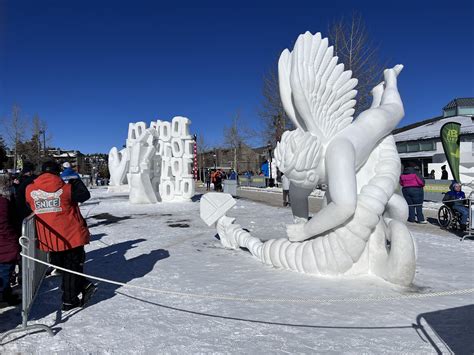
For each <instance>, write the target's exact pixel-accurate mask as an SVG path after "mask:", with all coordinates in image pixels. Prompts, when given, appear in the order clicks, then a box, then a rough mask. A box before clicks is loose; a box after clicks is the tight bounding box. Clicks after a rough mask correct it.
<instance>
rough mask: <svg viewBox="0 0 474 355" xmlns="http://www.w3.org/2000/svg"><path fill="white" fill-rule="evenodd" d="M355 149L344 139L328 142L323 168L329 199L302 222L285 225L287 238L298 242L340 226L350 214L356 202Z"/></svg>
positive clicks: (352, 212)
mask: <svg viewBox="0 0 474 355" xmlns="http://www.w3.org/2000/svg"><path fill="white" fill-rule="evenodd" d="M355 158H356V157H355V150H354V147H353V145H352V143H351V142H350V141H349V140H346V139H336V140H334V141H333V142H331V144H330V145H329V146H328V149H327V153H326V172H327V177H328V190H329V192H330V194H331V202H330V203H329V204H328V205H327V206H325V207H323V209H321V210H320V211H319V212H318V213H317V214H316V215H315V216H314V217H313V218H312V219H311V220H309V221H308V222H306V223H304V224H294V225H289V226H288V227H287V234H288V239H289V240H290V241H292V242H300V241H303V240H306V239H308V238H311V237H314V236H317V235H319V234H322V233H324V232H326V231H328V230H330V229H333V228H335V227H338V226H340V225H341V224H343V223H344V222H345V221H347V220H348V219H349V218H350V217H351V216H352V215H353V214H354V211H355V208H356V204H357V183H356V175H355Z"/></svg>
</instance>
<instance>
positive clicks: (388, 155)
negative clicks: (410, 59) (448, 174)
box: [201, 32, 416, 285]
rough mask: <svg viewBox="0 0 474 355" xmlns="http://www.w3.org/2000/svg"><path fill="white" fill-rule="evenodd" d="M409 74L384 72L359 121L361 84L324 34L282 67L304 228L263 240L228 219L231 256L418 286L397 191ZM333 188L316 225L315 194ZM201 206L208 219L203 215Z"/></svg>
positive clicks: (225, 239)
mask: <svg viewBox="0 0 474 355" xmlns="http://www.w3.org/2000/svg"><path fill="white" fill-rule="evenodd" d="M402 69H403V66H402V65H396V66H395V67H393V68H391V69H386V70H385V71H384V82H382V83H380V84H379V85H377V86H376V87H374V88H373V90H372V95H373V101H372V105H371V107H370V108H369V109H368V110H366V111H364V112H362V113H361V114H360V115H359V116H358V117H357V118H356V119H355V120H353V117H352V116H353V114H354V108H353V107H354V105H355V103H356V101H355V99H354V98H355V97H356V94H357V91H356V90H354V88H355V87H356V85H357V80H356V79H354V78H351V76H352V73H351V71H344V65H343V64H338V58H337V57H336V56H334V55H333V48H332V47H330V46H328V40H327V38H324V39H323V38H321V34H320V33H317V34H316V35H312V34H311V33H309V32H306V33H305V34H303V35H300V36H299V37H298V40H297V41H296V43H295V47H294V49H293V51H292V52H290V51H289V50H288V49H286V50H285V51H283V53H282V54H281V56H280V60H279V63H278V71H279V85H280V96H281V100H282V103H283V107H284V109H285V111H286V113H287V115H288V117H289V118H290V119H291V120H292V121H293V123H294V124H295V126H296V129H295V130H293V131H287V132H285V133H284V134H283V136H282V139H281V142H280V143H279V144H278V145H277V148H276V149H275V161H276V163H277V166H278V167H279V169H280V170H281V171H282V172H283V173H284V174H285V175H286V176H287V177H288V178H289V180H290V197H291V202H292V210H293V215H294V217H295V224H292V225H288V226H287V238H280V239H271V240H268V241H266V242H262V241H261V240H260V239H258V238H256V237H254V236H252V235H250V233H249V232H247V231H246V230H244V229H242V227H241V226H240V225H238V224H235V223H234V222H235V220H234V218H230V217H227V216H225V215H223V216H221V217H220V218H219V219H218V220H217V231H218V234H219V236H220V238H221V242H222V244H223V245H224V246H225V247H227V248H233V249H238V248H240V247H243V248H246V249H248V250H249V252H250V253H251V254H252V255H253V256H255V257H256V258H257V259H259V260H260V261H261V262H263V263H265V264H268V265H272V266H274V267H276V268H284V269H289V270H292V271H297V272H302V273H308V274H314V275H327V276H337V275H360V274H373V275H376V276H378V277H381V278H383V279H385V280H387V281H389V282H392V283H395V284H399V285H409V284H410V283H411V282H412V281H413V278H414V275H415V268H416V256H415V245H414V241H413V238H412V236H411V234H410V232H409V231H408V229H407V227H406V225H405V221H406V220H407V215H408V206H407V204H406V202H405V200H404V199H403V197H401V196H400V195H399V194H397V193H396V189H397V187H398V181H399V175H400V168H401V164H400V158H399V156H398V153H397V149H396V146H395V141H394V138H393V136H392V135H391V131H392V130H393V129H394V128H395V127H396V126H397V125H398V123H399V122H400V120H401V119H402V118H403V116H404V109H403V103H402V101H401V98H400V95H399V92H398V89H397V77H398V75H399V74H400V72H401V70H402ZM317 184H320V185H326V186H327V190H326V194H325V203H324V205H323V208H322V209H321V210H320V211H319V212H318V213H316V214H315V215H314V216H313V218H311V219H308V196H309V194H310V193H311V191H313V190H314V189H315V188H316V185H317ZM202 208H203V207H202V202H201V214H202V213H203V212H202Z"/></svg>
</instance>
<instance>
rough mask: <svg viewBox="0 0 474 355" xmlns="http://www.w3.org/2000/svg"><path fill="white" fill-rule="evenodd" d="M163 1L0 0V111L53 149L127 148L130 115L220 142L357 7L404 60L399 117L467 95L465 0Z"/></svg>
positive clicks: (470, 76)
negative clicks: (315, 40) (313, 37)
mask: <svg viewBox="0 0 474 355" xmlns="http://www.w3.org/2000/svg"><path fill="white" fill-rule="evenodd" d="M160 3H161V2H159V1H133V2H132V1H118V0H115V1H105V0H102V1H88V0H84V1H64V0H62V1H50V0H42V1H34V0H31V1H24V0H11V1H10V0H9V1H5V0H0V117H4V116H6V115H8V114H9V112H10V111H11V106H12V104H13V103H17V104H19V105H20V106H21V108H22V110H23V113H24V115H25V116H26V117H30V118H31V116H33V114H35V113H38V114H39V115H40V117H41V118H42V119H43V120H45V121H46V122H47V124H48V130H49V131H50V133H51V134H52V136H53V141H52V145H53V146H56V147H62V148H65V149H79V150H81V151H83V152H85V153H90V152H108V151H109V149H110V148H111V147H112V146H119V147H120V146H121V145H122V144H124V142H125V138H126V134H127V129H128V122H132V121H133V122H135V121H146V122H149V121H150V120H152V119H158V118H160V119H165V120H170V119H171V118H172V117H173V116H176V115H183V116H187V117H189V118H190V119H191V120H192V122H193V123H192V130H193V131H194V132H195V133H201V134H203V135H204V137H205V138H206V141H207V143H208V144H210V145H218V144H221V143H222V142H223V138H222V135H223V126H224V125H226V124H228V122H229V121H230V119H231V117H232V116H233V115H234V114H235V112H237V111H239V112H240V114H241V117H242V119H243V120H244V121H245V123H246V124H247V125H249V126H251V127H255V128H258V124H259V118H258V110H259V106H260V105H261V101H262V95H261V90H262V77H263V75H264V73H265V72H266V71H268V70H269V69H270V68H271V66H272V65H273V64H274V63H275V62H276V60H277V58H278V56H279V54H280V53H281V51H282V50H283V49H285V48H286V47H292V45H293V43H294V41H295V40H296V38H297V36H298V35H299V34H300V33H303V32H305V31H307V30H309V31H311V32H313V33H314V32H318V31H320V32H322V33H323V35H324V34H325V33H327V28H328V24H329V23H330V22H332V21H334V20H336V19H338V18H340V17H341V16H343V15H344V16H350V15H351V13H352V12H353V11H354V10H356V11H358V12H359V13H361V14H362V16H363V17H364V19H365V21H366V24H367V27H368V30H369V33H370V35H371V37H372V39H373V40H374V41H375V42H376V43H378V45H379V47H380V49H379V51H380V53H381V55H382V56H383V58H385V59H387V60H388V61H389V64H390V65H393V64H397V63H402V64H404V65H405V69H404V71H403V74H402V77H401V78H400V91H401V94H402V98H403V100H404V103H405V111H406V116H405V119H404V121H403V123H402V124H408V123H412V122H415V121H419V120H422V119H427V118H431V117H434V116H437V115H439V114H440V113H441V108H442V107H443V106H444V105H445V104H447V103H448V102H449V101H450V100H451V99H453V98H455V97H472V96H474V84H473V83H474V73H473V64H472V63H473V62H472V60H473V54H474V50H473V42H474V41H473V38H474V31H473V26H472V19H473V15H474V13H473V7H472V2H471V1H449V2H446V1H443V2H433V1H414V0H412V1H396V2H381V1H325V2H323V1H287V2H282V3H281V4H280V3H279V2H277V1H258V2H257V1H254V2H246V1H239V2H224V1H219V2H217V1H215V2H210V1H199V2H196V1H194V2H190V3H189V4H188V5H187V4H186V2H179V4H180V5H181V6H177V5H173V6H171V4H172V2H168V5H161V4H160ZM255 4H258V5H255ZM2 133H4V132H3V128H2V132H0V134H2Z"/></svg>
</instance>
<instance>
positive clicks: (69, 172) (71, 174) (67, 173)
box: [61, 162, 81, 184]
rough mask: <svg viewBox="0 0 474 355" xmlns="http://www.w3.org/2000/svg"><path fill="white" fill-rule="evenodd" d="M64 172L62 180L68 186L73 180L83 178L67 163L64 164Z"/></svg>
mask: <svg viewBox="0 0 474 355" xmlns="http://www.w3.org/2000/svg"><path fill="white" fill-rule="evenodd" d="M63 168H64V170H63V172H62V173H61V179H63V181H64V182H65V183H66V184H67V183H68V182H69V180H71V179H80V178H81V177H80V176H79V174H78V173H76V172H75V171H74V169H73V168H72V167H71V163H69V162H65V163H64V164H63Z"/></svg>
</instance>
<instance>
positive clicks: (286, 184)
mask: <svg viewBox="0 0 474 355" xmlns="http://www.w3.org/2000/svg"><path fill="white" fill-rule="evenodd" d="M281 185H282V188H283V206H284V207H286V206H289V205H290V202H291V201H290V180H289V179H288V178H287V177H286V175H285V174H283V173H282V174H281Z"/></svg>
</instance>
